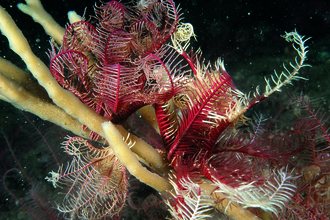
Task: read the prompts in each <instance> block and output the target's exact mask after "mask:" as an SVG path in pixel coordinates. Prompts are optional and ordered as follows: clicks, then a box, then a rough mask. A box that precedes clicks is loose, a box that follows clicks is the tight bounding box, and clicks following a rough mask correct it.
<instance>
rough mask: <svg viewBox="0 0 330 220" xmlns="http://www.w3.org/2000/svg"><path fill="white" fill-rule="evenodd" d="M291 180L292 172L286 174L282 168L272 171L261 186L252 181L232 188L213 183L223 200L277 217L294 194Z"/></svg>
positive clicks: (216, 182)
mask: <svg viewBox="0 0 330 220" xmlns="http://www.w3.org/2000/svg"><path fill="white" fill-rule="evenodd" d="M292 179H293V176H292V172H288V170H287V168H286V169H285V168H282V169H280V170H274V171H273V172H272V175H271V177H269V178H268V179H267V180H266V182H265V183H264V184H261V185H258V182H257V181H253V182H250V183H246V184H244V183H242V185H241V186H239V187H237V188H232V187H230V186H228V185H226V184H223V183H221V182H220V181H215V185H216V186H217V187H218V189H217V190H216V191H215V192H216V193H222V194H223V195H224V197H225V198H228V199H229V200H230V201H231V202H236V203H238V204H241V205H243V207H244V208H249V207H253V208H260V209H262V210H264V211H267V212H268V211H269V212H272V213H274V214H275V215H278V214H279V211H280V210H283V208H284V206H285V205H286V203H287V202H288V201H290V200H291V198H292V197H293V195H294V194H295V191H296V186H295V185H294V184H293V183H292Z"/></svg>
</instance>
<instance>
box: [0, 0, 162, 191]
mask: <svg viewBox="0 0 330 220" xmlns="http://www.w3.org/2000/svg"><path fill="white" fill-rule="evenodd" d="M35 2H39V1H35ZM0 12H1V13H0V29H1V32H2V34H3V35H5V36H6V37H7V39H8V41H9V45H10V48H11V49H12V50H13V51H14V52H15V53H17V54H18V55H19V56H20V57H21V58H22V59H23V61H24V62H25V63H26V66H27V68H28V69H29V70H30V72H31V73H32V74H33V76H34V77H35V78H36V79H37V81H38V83H39V84H40V85H41V86H42V87H43V88H45V90H46V91H47V93H48V95H49V97H50V98H51V100H52V101H53V103H54V104H53V103H51V102H45V101H43V100H41V99H39V97H36V96H33V95H32V94H29V93H28V92H26V91H25V90H24V89H23V88H21V87H20V85H19V84H17V82H15V81H14V82H9V81H8V80H9V79H8V78H7V77H5V76H4V74H1V82H0V83H1V84H3V85H4V86H2V87H1V90H0V92H1V95H2V97H3V99H4V100H9V102H11V103H13V104H14V105H15V106H17V107H19V108H20V109H23V110H26V111H29V112H31V113H34V114H36V115H38V116H39V117H41V118H43V119H45V120H48V121H51V122H53V123H55V124H58V125H60V126H62V127H63V128H65V129H67V130H70V131H72V132H74V133H75V134H77V135H79V136H82V137H88V133H87V132H88V131H86V130H85V131H83V130H82V125H86V126H88V128H89V129H91V130H92V131H94V132H96V133H98V134H100V135H101V136H102V137H105V135H104V133H103V129H102V126H101V124H102V123H104V122H106V121H107V120H106V119H105V118H103V117H101V116H100V115H98V114H97V113H96V112H94V111H93V110H92V109H90V108H89V107H88V106H87V105H85V104H84V103H82V102H81V101H80V100H79V99H78V98H77V97H76V96H74V94H73V93H71V92H69V91H67V90H65V89H63V88H62V87H61V86H60V85H59V84H58V83H57V81H56V80H55V78H54V77H53V76H52V74H51V73H50V71H49V68H48V67H47V66H46V65H45V64H44V63H43V62H42V61H41V60H40V59H39V58H38V57H37V56H36V55H35V54H34V53H33V52H32V50H31V48H30V46H29V44H28V41H27V40H26V38H25V37H24V35H23V34H22V32H21V31H20V29H19V28H18V27H17V26H16V24H15V22H14V21H13V20H12V18H11V16H10V15H9V14H8V13H7V12H6V10H5V9H4V8H2V7H1V8H0ZM39 16H41V15H39ZM48 16H50V15H48ZM45 29H47V28H45ZM11 67H12V64H9V63H8V64H5V65H4V64H3V65H1V67H0V73H9V69H10V68H11ZM14 72H15V73H17V74H20V73H18V72H16V71H14ZM20 75H23V73H21V74H20ZM5 85H7V86H5ZM36 103H38V104H36ZM50 109H51V110H50ZM59 118H61V119H62V120H59ZM118 128H119V129H120V131H121V135H122V136H124V137H126V136H127V135H128V132H127V131H126V130H125V129H123V128H121V126H118ZM118 134H119V133H118ZM121 138H122V137H121ZM131 138H132V139H134V141H135V142H136V144H135V146H134V147H133V148H132V149H131V151H129V152H130V153H131V154H133V152H135V153H140V154H139V155H138V156H139V157H141V158H143V160H144V161H145V162H146V163H147V164H150V165H151V166H152V167H154V168H155V169H156V170H167V168H166V166H167V165H165V164H164V160H163V156H162V154H160V153H158V152H157V151H156V150H155V149H154V148H153V147H151V146H150V145H148V144H147V143H146V142H145V141H143V140H141V139H140V138H138V137H135V136H134V135H131ZM140 148H141V149H140ZM136 165H139V166H142V165H141V164H136ZM145 172H149V171H148V170H146V169H145ZM142 175H144V174H142ZM153 178H161V179H162V177H160V176H157V175H153ZM150 184H152V181H151V182H150ZM153 187H154V188H161V189H162V188H163V185H161V186H156V185H155V186H153Z"/></svg>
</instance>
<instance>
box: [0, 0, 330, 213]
mask: <svg viewBox="0 0 330 220" xmlns="http://www.w3.org/2000/svg"><path fill="white" fill-rule="evenodd" d="M21 2H23V1H17V0H14V1H11V0H0V5H1V6H3V7H5V8H6V9H7V11H8V12H9V13H10V14H11V16H12V17H13V18H14V20H15V21H16V22H17V24H18V26H19V27H20V28H21V29H22V31H23V33H24V35H25V36H26V37H27V39H28V40H29V43H30V45H31V47H32V49H33V51H34V52H35V53H36V54H37V55H38V56H39V57H41V59H42V60H43V61H44V62H45V63H46V64H49V61H48V58H47V55H46V52H47V50H48V49H49V43H48V41H49V37H48V36H47V35H46V34H45V33H44V31H43V29H42V28H41V27H40V26H39V25H38V24H35V23H34V22H33V21H32V19H31V18H30V17H29V16H27V15H25V14H23V13H21V12H20V11H19V10H17V8H16V4H17V3H21ZM42 3H43V5H44V7H45V9H46V10H47V11H48V12H50V13H51V14H52V16H53V17H54V18H55V20H57V21H58V22H59V23H60V24H61V25H62V26H65V24H66V23H67V17H66V13H67V12H68V11H70V10H75V11H76V12H77V13H78V14H80V15H82V14H83V13H84V11H85V10H86V15H92V14H94V13H93V5H94V4H95V1H86V0H81V1H77V0H53V1H48V0H47V1H46V0H44V1H42ZM175 3H176V5H179V4H180V8H181V9H182V10H181V12H182V13H183V14H182V19H183V20H182V22H189V23H191V24H193V26H194V30H195V34H196V35H197V42H195V41H192V43H191V44H192V46H193V47H194V48H198V47H200V48H201V49H202V51H203V57H204V58H205V59H206V60H209V61H211V62H212V61H215V60H216V59H217V58H218V57H221V58H222V59H224V61H225V66H226V69H227V71H228V73H229V74H230V75H231V76H232V77H233V80H234V82H235V84H236V86H237V87H238V88H239V89H240V90H242V91H243V92H249V91H253V90H254V89H255V87H256V86H257V85H261V88H264V80H263V77H264V76H269V75H270V74H272V73H273V69H277V70H278V71H281V68H282V63H288V62H292V61H294V57H295V56H296V54H295V53H294V51H293V50H292V47H291V45H290V44H289V43H287V42H285V41H284V40H283V38H282V37H281V35H283V34H284V33H285V31H287V32H290V31H293V30H295V29H296V30H297V31H298V32H299V33H300V34H302V35H305V36H307V37H311V39H310V40H309V41H308V43H307V44H308V45H309V49H310V52H309V54H308V60H307V63H309V64H311V65H312V66H313V68H305V69H303V70H302V71H301V74H302V76H304V77H306V78H308V79H309V80H308V81H299V82H294V86H293V87H288V88H286V89H284V92H283V93H281V94H280V95H279V94H278V95H274V96H273V97H272V98H271V99H270V101H266V102H265V103H264V104H262V105H260V106H258V108H257V109H256V111H258V112H263V113H264V114H265V115H266V117H272V116H274V115H276V113H277V111H278V109H279V108H281V106H282V105H283V103H284V102H285V100H286V99H288V98H289V97H290V95H294V94H299V93H301V92H303V93H304V94H306V95H308V96H310V97H312V98H315V99H317V100H318V102H319V103H320V104H319V107H322V108H323V109H324V110H328V109H329V107H330V103H329V98H330V90H329V89H328V87H329V85H330V71H329V69H330V2H329V1H326V0H324V1H285V0H281V1H230V0H222V1H201V0H189V1H181V2H179V1H176V2H175ZM96 4H99V3H98V2H96ZM0 56H2V57H5V58H6V59H9V60H12V61H13V62H14V63H15V64H17V65H19V66H20V67H22V68H24V63H23V62H22V61H21V60H20V58H19V57H18V56H16V55H15V54H14V53H13V52H11V51H10V50H9V48H8V42H7V40H6V38H5V37H3V36H2V35H1V36H0ZM288 94H289V95H288ZM280 119H281V118H280ZM26 123H28V122H27V121H26V120H25V119H24V117H22V115H21V114H20V113H19V111H18V110H16V109H15V108H14V107H12V106H11V105H9V104H7V103H5V102H3V101H0V127H1V129H2V130H4V131H5V134H6V135H7V136H9V139H11V140H13V139H15V138H16V146H18V147H21V148H18V150H20V151H22V152H24V153H25V152H26V153H29V150H28V149H27V147H31V148H33V147H34V146H31V145H30V144H29V142H31V140H34V139H33V138H35V136H36V135H35V134H33V135H31V136H29V135H26V134H24V135H19V136H17V137H16V136H15V134H16V133H17V131H18V130H20V129H23V127H22V124H26ZM278 123H283V124H284V127H285V126H288V128H290V125H286V123H287V120H285V119H283V118H282V119H281V120H279V122H278ZM24 129H25V128H24ZM25 130H26V129H25ZM31 131H32V130H31ZM59 133H60V132H59ZM63 136H64V134H63ZM17 139H19V141H18V142H17ZM24 141H25V142H27V145H24V144H23V142H24ZM53 141H54V142H58V143H60V139H58V140H53ZM0 144H1V146H0V149H1V150H0V157H1V167H0V171H1V175H2V174H3V173H4V171H5V170H7V169H10V167H12V166H15V162H14V161H13V160H11V159H12V158H11V156H10V153H9V152H8V150H4V149H7V148H6V143H5V141H4V139H1V141H0ZM28 158H30V157H28ZM31 158H32V159H30V160H35V161H34V162H35V163H36V164H38V165H42V166H44V167H45V168H44V170H47V171H45V172H46V173H47V172H48V170H49V169H50V168H49V167H47V163H45V162H44V161H47V158H43V159H42V160H41V161H39V162H38V163H37V161H36V159H35V158H36V156H34V157H31ZM25 160H29V159H25ZM9 161H11V162H9ZM30 165H31V163H30ZM48 166H50V165H48ZM45 175H46V174H42V175H41V174H40V176H39V177H38V178H39V179H40V180H42V179H43V176H45ZM1 190H2V191H0V197H1V201H0V202H1V204H0V211H1V212H4V211H5V210H6V211H8V209H6V208H8V207H7V202H8V201H9V197H8V195H7V194H6V193H5V192H4V191H3V189H1ZM16 206H19V205H18V204H16ZM0 219H1V217H0ZM3 219H6V218H3ZM9 219H10V218H9Z"/></svg>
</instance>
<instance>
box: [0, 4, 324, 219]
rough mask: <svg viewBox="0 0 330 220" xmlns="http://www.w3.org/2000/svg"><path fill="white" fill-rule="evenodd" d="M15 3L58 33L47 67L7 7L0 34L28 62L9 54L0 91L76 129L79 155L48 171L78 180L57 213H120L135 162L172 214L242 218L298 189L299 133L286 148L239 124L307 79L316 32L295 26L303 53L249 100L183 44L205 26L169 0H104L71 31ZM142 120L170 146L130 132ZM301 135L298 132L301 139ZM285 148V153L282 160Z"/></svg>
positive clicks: (70, 143) (264, 211) (277, 204)
mask: <svg viewBox="0 0 330 220" xmlns="http://www.w3.org/2000/svg"><path fill="white" fill-rule="evenodd" d="M18 8H19V9H20V10H21V11H22V12H24V13H26V14H28V15H30V16H31V17H32V18H33V19H34V21H35V22H37V23H39V24H41V25H42V26H43V28H44V30H45V32H46V33H47V34H48V35H49V36H50V37H51V38H52V39H53V40H54V41H56V43H54V41H52V44H51V45H52V46H51V50H50V51H49V54H48V55H49V58H50V66H49V67H48V66H47V65H46V64H45V63H44V62H42V61H41V60H40V59H39V58H38V57H37V56H36V55H35V54H34V53H33V51H32V50H31V47H30V46H29V43H28V40H27V39H26V38H25V37H24V35H23V33H22V32H21V30H20V29H19V27H17V25H16V24H15V22H14V20H13V19H12V18H11V16H10V15H9V14H8V13H7V12H6V10H5V9H4V8H2V7H1V6H0V30H1V33H2V35H4V36H5V37H6V38H7V39H8V41H9V46H10V49H11V50H13V51H14V52H15V53H16V54H17V55H19V56H20V57H21V59H22V60H23V61H24V63H25V64H26V67H27V69H28V71H24V70H21V69H20V68H18V67H16V66H15V65H14V64H13V63H11V62H9V61H7V60H5V59H3V58H0V99H2V100H4V101H6V102H9V103H11V104H13V105H14V106H15V107H17V108H19V109H22V110H24V111H28V112H31V113H33V114H35V115H37V116H39V117H40V118H42V119H44V120H47V121H50V122H52V123H55V124H57V125H59V126H60V127H62V128H64V129H66V130H69V131H71V132H73V133H74V134H75V135H77V136H78V137H67V141H65V142H64V143H63V146H64V148H65V151H66V153H67V154H69V155H70V156H71V158H72V161H70V162H67V166H61V167H60V168H59V170H58V172H54V171H52V172H51V177H47V178H46V179H47V180H48V181H51V182H53V185H54V186H55V187H57V186H60V185H66V187H63V188H70V190H69V192H67V194H66V196H65V198H64V199H63V204H62V205H58V207H57V208H58V210H59V211H60V212H62V213H65V214H67V213H69V214H70V215H71V217H72V218H73V217H74V216H75V215H77V216H78V217H81V218H83V219H102V218H103V217H105V216H106V217H108V216H111V217H113V216H115V215H118V213H119V212H120V210H121V209H122V208H123V207H124V205H125V202H126V199H127V190H128V187H129V185H128V180H129V178H128V175H127V171H128V172H129V173H130V174H131V175H133V176H135V177H136V178H137V179H139V180H140V181H141V182H143V183H145V184H147V185H149V186H151V187H153V188H154V189H156V190H157V191H158V192H160V193H161V194H162V196H163V199H164V201H165V203H166V205H167V206H168V208H169V212H170V213H171V215H172V217H173V218H175V219H206V218H208V217H211V216H212V212H211V211H212V209H214V208H216V209H218V210H219V211H221V212H222V213H224V214H225V215H228V216H229V217H231V218H233V219H241V220H250V219H260V217H263V219H272V218H273V217H271V216H279V212H280V211H283V210H284V206H285V204H287V203H289V201H290V200H291V199H292V198H293V197H294V195H295V193H296V190H297V187H296V185H295V184H294V180H293V179H294V178H293V176H294V173H293V171H291V170H292V169H291V168H289V166H290V163H288V161H289V158H291V156H292V155H293V154H298V152H300V150H301V149H300V148H299V149H293V148H294V147H298V145H299V144H300V145H302V144H301V143H300V142H299V143H298V142H297V143H296V142H293V141H292V142H290V141H291V139H290V140H288V141H287V145H288V146H286V147H287V148H288V149H289V148H290V147H291V148H292V149H291V148H290V149H289V150H291V151H290V152H289V150H288V152H289V153H288V152H282V151H281V150H282V149H280V150H278V149H275V147H274V146H270V145H275V144H273V143H277V144H278V145H281V143H282V142H281V143H278V142H279V141H278V140H277V139H276V137H270V136H272V135H268V136H269V137H268V136H266V135H265V134H261V133H262V132H263V131H262V129H259V124H258V126H255V127H257V128H256V129H255V131H250V130H249V131H246V130H244V131H243V130H240V128H239V126H240V125H243V124H244V125H246V124H247V122H248V121H249V119H248V118H247V117H245V116H244V113H245V112H246V111H248V110H249V109H251V108H252V107H253V106H254V105H256V104H257V103H259V102H260V101H262V100H263V99H265V98H267V97H268V96H270V95H271V94H273V93H274V92H277V91H281V88H282V87H283V86H285V85H287V84H291V83H292V81H293V80H298V79H304V78H303V77H300V76H299V73H298V72H299V70H300V69H301V68H302V67H304V66H307V65H306V64H304V61H305V59H306V54H307V52H308V51H307V48H308V47H307V46H305V42H306V41H307V40H308V39H304V37H302V36H300V35H299V34H298V33H297V32H296V31H294V32H290V33H286V35H285V36H284V38H285V40H287V41H288V42H291V43H292V44H293V47H294V49H295V50H296V52H297V53H298V57H297V59H296V61H295V63H293V64H291V63H290V66H291V69H292V70H289V69H290V68H286V67H285V66H284V69H285V71H283V72H281V73H280V74H277V73H276V72H275V74H274V76H271V80H270V79H267V78H266V87H265V91H264V92H263V93H260V92H259V89H257V90H256V91H255V92H253V93H250V94H253V97H252V98H251V97H250V96H249V95H246V94H244V93H242V92H240V91H239V90H238V89H237V88H236V87H235V85H234V83H233V81H232V78H231V76H230V75H229V74H228V73H227V71H226V70H225V68H224V64H223V62H222V61H221V60H220V59H218V60H217V62H215V64H214V65H211V64H208V63H204V61H202V58H201V54H200V51H199V50H198V51H197V52H196V53H195V52H193V51H191V52H186V51H188V48H189V39H190V38H192V37H196V36H195V35H194V33H193V26H192V25H191V24H185V23H182V22H181V20H182V19H181V17H180V14H179V13H178V11H179V10H178V8H176V6H175V4H174V2H173V1H172V0H158V1H139V2H138V3H137V5H135V6H132V5H130V4H127V5H126V4H124V3H121V2H117V1H110V2H108V3H101V6H95V16H93V17H91V18H90V19H85V18H84V17H80V16H79V15H77V14H76V13H75V12H70V13H69V20H70V23H71V24H69V25H68V27H67V28H66V29H65V28H62V27H61V26H60V25H59V24H58V23H56V21H55V20H54V19H53V18H52V17H51V15H50V14H48V13H47V12H46V11H45V10H44V8H43V6H42V5H41V2H40V0H26V4H23V3H21V4H18ZM189 50H190V49H189ZM135 112H138V113H139V115H140V116H142V117H143V118H144V120H143V122H141V124H139V125H137V128H133V127H132V131H131V130H130V129H126V128H127V127H124V126H126V124H125V123H124V122H125V121H126V120H127V119H128V118H129V117H131V116H132V114H134V113H135ZM132 118H133V117H132ZM134 120H135V119H134ZM260 121H262V120H261V119H260ZM139 123H140V122H139ZM142 123H146V124H142ZM121 124H123V125H121ZM144 125H148V126H145V127H148V128H150V127H152V128H154V129H155V132H153V134H154V135H155V136H157V138H158V137H161V138H162V144H163V146H162V148H160V147H159V146H152V145H154V143H155V142H153V141H155V140H156V138H155V139H154V137H148V138H150V140H147V139H146V140H147V141H144V140H142V138H140V137H138V136H141V137H142V134H141V135H140V134H138V136H136V135H134V134H132V133H133V131H134V129H135V130H137V129H141V130H143V128H144ZM130 131H131V132H132V133H131V132H130ZM142 132H144V130H143V131H142ZM146 132H148V131H146ZM299 132H300V130H299V129H296V130H294V131H291V133H290V135H291V136H290V137H296V136H297V137H298V136H299V135H301V136H302V134H301V133H299ZM150 133H151V132H150ZM325 133H327V132H325ZM294 135H296V136H294ZM150 136H151V135H150ZM274 136H275V135H274ZM301 136H299V138H300V139H299V138H296V139H297V140H298V139H299V140H298V141H301V142H302V141H303V140H302V139H303V138H301ZM272 138H273V139H272ZM88 139H89V140H88ZM292 139H295V138H292ZM87 140H88V141H87ZM92 141H98V142H100V143H103V145H102V147H99V148H97V147H94V146H93V145H92V144H91V142H92ZM295 141H296V140H295ZM147 142H148V143H147ZM93 143H95V142H93ZM269 143H272V144H269ZM157 144H158V142H157ZM155 145H156V144H155ZM289 145H290V147H289ZM291 145H292V146H291ZM300 145H299V146H300ZM156 147H157V149H156ZM280 147H283V146H280ZM266 148H267V149H266ZM273 148H274V149H273ZM301 148H302V147H301ZM274 158H275V159H274ZM278 158H280V159H281V160H282V159H283V161H285V163H282V164H281V163H278V164H280V165H276V164H277V163H274V161H277V159H278ZM256 161H257V162H256ZM260 161H265V162H260ZM259 162H260V163H261V165H260V166H258V165H257V164H258V163H259ZM286 163H288V164H286ZM270 164H274V165H270ZM268 165H269V167H267V166H268ZM68 186H69V187H68Z"/></svg>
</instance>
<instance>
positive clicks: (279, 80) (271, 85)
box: [250, 30, 310, 108]
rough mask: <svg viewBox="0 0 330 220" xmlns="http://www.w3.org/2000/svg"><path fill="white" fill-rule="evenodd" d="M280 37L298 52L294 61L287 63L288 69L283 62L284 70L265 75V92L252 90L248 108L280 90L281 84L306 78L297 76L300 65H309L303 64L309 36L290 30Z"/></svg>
mask: <svg viewBox="0 0 330 220" xmlns="http://www.w3.org/2000/svg"><path fill="white" fill-rule="evenodd" d="M282 37H283V38H284V39H285V40H286V41H287V42H292V47H293V48H294V50H295V51H297V53H298V56H297V57H296V58H295V62H294V63H291V62H290V63H289V65H290V66H291V68H292V70H289V69H288V68H287V67H286V65H285V64H283V68H284V70H283V71H282V72H281V73H280V74H278V73H277V72H276V70H274V75H272V76H271V77H270V78H266V77H265V81H266V87H265V92H264V93H263V94H260V91H259V87H257V89H256V91H255V92H254V100H253V101H252V102H251V103H250V108H251V107H252V106H253V105H255V104H257V103H258V102H260V101H261V100H263V99H265V98H267V97H268V96H270V95H271V94H273V93H274V92H280V91H281V89H282V87H283V86H285V85H288V84H290V85H292V81H293V80H300V79H302V80H307V79H306V78H304V77H301V76H299V71H300V69H301V68H302V67H306V66H309V67H310V65H309V64H305V61H306V59H307V53H308V46H306V45H305V43H306V41H308V40H309V39H310V38H305V36H302V35H299V34H298V32H297V31H296V30H295V31H292V32H285V35H283V36H282Z"/></svg>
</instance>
